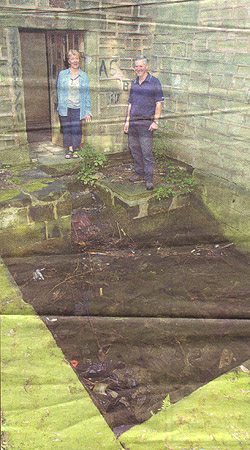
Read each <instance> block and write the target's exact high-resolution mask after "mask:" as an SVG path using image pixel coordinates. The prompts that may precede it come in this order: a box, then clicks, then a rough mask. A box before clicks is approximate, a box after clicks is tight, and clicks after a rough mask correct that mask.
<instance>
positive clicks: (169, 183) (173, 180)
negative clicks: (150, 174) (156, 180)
mask: <svg viewBox="0 0 250 450" xmlns="http://www.w3.org/2000/svg"><path fill="white" fill-rule="evenodd" d="M171 137H173V133H172V132H170V131H168V130H167V129H166V128H164V129H162V130H160V131H159V132H158V133H157V134H156V136H155V138H154V144H153V153H154V159H155V163H156V165H157V167H158V168H159V169H160V171H162V172H163V173H162V183H161V186H160V187H159V188H158V190H157V192H156V198H157V199H158V200H161V199H162V198H168V197H173V196H175V195H178V194H188V193H190V192H192V191H193V189H194V186H195V185H197V182H196V181H195V180H194V177H193V174H192V173H190V171H188V170H187V168H186V167H184V166H181V165H179V164H177V165H175V164H173V162H172V161H170V160H169V157H168V150H170V149H171V140H170V139H171Z"/></svg>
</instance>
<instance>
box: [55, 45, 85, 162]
mask: <svg viewBox="0 0 250 450" xmlns="http://www.w3.org/2000/svg"><path fill="white" fill-rule="evenodd" d="M79 56H80V55H79V53H78V51H77V50H69V51H68V54H67V58H68V64H69V69H65V70H61V72H60V73H59V75H58V81H57V97H58V107H57V110H58V113H59V116H60V121H61V125H62V130H63V145H64V146H65V147H67V148H68V150H67V153H66V156H65V158H66V159H70V158H78V153H77V151H78V149H79V146H80V143H81V139H82V122H81V121H82V119H84V120H85V122H90V121H91V119H92V115H91V102H90V91H89V80H88V75H87V74H86V73H85V72H83V71H82V70H81V69H80V68H79V59H80V58H79Z"/></svg>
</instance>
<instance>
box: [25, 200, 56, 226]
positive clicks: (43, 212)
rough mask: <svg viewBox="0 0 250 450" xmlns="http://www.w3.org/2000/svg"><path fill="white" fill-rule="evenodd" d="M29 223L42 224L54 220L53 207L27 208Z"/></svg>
mask: <svg viewBox="0 0 250 450" xmlns="http://www.w3.org/2000/svg"><path fill="white" fill-rule="evenodd" d="M29 219H30V222H42V221H47V220H54V219H55V215H54V206H53V205H52V204H50V205H41V204H38V205H35V206H30V207H29Z"/></svg>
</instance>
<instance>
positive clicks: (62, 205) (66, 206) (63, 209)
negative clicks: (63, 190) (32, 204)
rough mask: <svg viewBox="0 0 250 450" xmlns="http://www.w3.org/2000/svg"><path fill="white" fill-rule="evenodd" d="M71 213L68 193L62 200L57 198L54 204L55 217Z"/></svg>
mask: <svg viewBox="0 0 250 450" xmlns="http://www.w3.org/2000/svg"><path fill="white" fill-rule="evenodd" d="M71 213H72V202H71V197H70V195H67V196H65V197H64V199H63V200H59V201H58V202H57V204H56V215H57V217H63V216H69V215H70V214H71Z"/></svg>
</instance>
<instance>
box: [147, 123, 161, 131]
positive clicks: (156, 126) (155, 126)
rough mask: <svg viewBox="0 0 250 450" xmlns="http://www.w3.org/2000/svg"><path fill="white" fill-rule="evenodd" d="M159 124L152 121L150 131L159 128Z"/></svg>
mask: <svg viewBox="0 0 250 450" xmlns="http://www.w3.org/2000/svg"><path fill="white" fill-rule="evenodd" d="M158 128H159V127H158V124H157V123H156V122H152V123H151V125H150V127H149V131H155V130H158Z"/></svg>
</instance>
